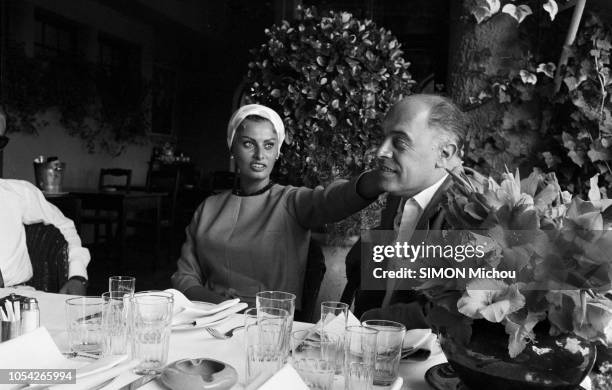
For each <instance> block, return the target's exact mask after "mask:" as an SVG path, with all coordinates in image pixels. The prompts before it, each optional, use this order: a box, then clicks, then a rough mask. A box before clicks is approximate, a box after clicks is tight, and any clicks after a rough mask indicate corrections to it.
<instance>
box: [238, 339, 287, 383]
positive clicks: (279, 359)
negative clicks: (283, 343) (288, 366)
mask: <svg viewBox="0 0 612 390" xmlns="http://www.w3.org/2000/svg"><path fill="white" fill-rule="evenodd" d="M246 355H247V358H246V377H247V383H248V382H251V381H252V380H253V379H255V378H257V377H258V376H259V375H261V374H263V373H266V374H270V375H272V374H274V373H275V372H277V371H278V370H280V368H281V367H282V366H283V354H281V353H280V351H279V349H278V345H277V344H259V343H256V344H251V345H249V346H247V354H246Z"/></svg>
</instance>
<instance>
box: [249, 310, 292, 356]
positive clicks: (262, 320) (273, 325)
mask: <svg viewBox="0 0 612 390" xmlns="http://www.w3.org/2000/svg"><path fill="white" fill-rule="evenodd" d="M288 320H289V313H288V312H287V310H283V309H277V308H274V307H263V308H260V309H255V308H252V309H248V310H247V311H246V312H245V313H244V321H245V323H244V325H245V326H244V327H245V329H244V330H245V332H244V334H245V340H246V344H247V347H248V346H249V345H251V344H260V343H261V344H267V345H273V344H276V345H277V346H278V349H279V350H281V349H282V348H283V346H284V344H283V343H284V340H285V332H286V330H287V321H288Z"/></svg>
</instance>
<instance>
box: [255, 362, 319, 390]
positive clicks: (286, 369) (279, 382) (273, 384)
mask: <svg viewBox="0 0 612 390" xmlns="http://www.w3.org/2000/svg"><path fill="white" fill-rule="evenodd" d="M258 389H259V390H286V389H292V390H308V386H306V383H304V381H303V380H302V378H301V377H300V374H298V372H297V371H296V370H295V368H293V366H291V364H289V363H287V364H285V365H284V366H283V368H281V369H280V371H278V372H277V373H276V374H274V375H273V376H272V377H271V378H270V379H268V380H267V381H266V382H265V383H264V384H263V385H261V386H260V387H258Z"/></svg>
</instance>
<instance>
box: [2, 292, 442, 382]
mask: <svg viewBox="0 0 612 390" xmlns="http://www.w3.org/2000/svg"><path fill="white" fill-rule="evenodd" d="M11 293H14V294H18V295H23V296H27V297H33V298H36V299H37V300H38V303H39V308H40V325H41V326H44V327H46V329H47V331H48V332H49V334H50V335H51V337H52V338H53V340H54V341H55V343H56V345H57V347H58V348H59V350H60V351H62V352H68V339H67V332H66V319H65V309H64V303H65V300H66V299H68V298H70V297H73V296H70V295H63V294H55V293H47V292H43V291H37V290H32V289H30V288H23V287H16V288H11V287H9V288H0V297H4V296H6V295H9V294H11ZM242 316H243V315H242V314H233V315H232V316H231V318H230V319H229V320H228V322H229V321H232V322H233V323H238V324H240V323H241V322H242ZM312 326H313V324H309V323H303V322H294V323H293V330H300V329H306V328H309V327H312ZM186 358H208V359H216V360H219V361H222V362H224V363H227V364H229V365H231V366H232V367H234V368H235V369H236V371H237V372H238V375H239V381H238V383H237V384H236V385H235V386H234V387H233V389H235V390H238V389H242V388H243V386H244V385H245V367H246V364H245V363H246V361H245V359H246V358H245V340H244V337H243V332H240V331H238V332H236V333H235V335H234V336H233V337H231V338H229V339H226V340H220V339H215V338H213V337H212V336H210V335H209V334H208V333H207V332H206V331H205V330H204V329H202V328H195V329H190V330H181V331H174V330H173V331H172V333H171V336H170V347H169V353H168V362H173V361H176V360H180V359H186ZM444 362H446V358H445V357H444V354H443V353H441V352H439V353H435V354H432V355H431V356H430V357H429V358H428V359H427V360H424V361H402V363H401V364H400V375H401V377H402V378H403V379H404V385H403V387H402V389H405V390H431V387H430V386H429V385H428V384H427V383H426V381H425V372H426V371H427V370H428V369H429V368H430V367H432V366H434V365H437V364H440V363H444ZM137 378H138V375H136V374H133V373H131V372H125V373H123V374H121V375H120V376H118V377H117V378H116V379H115V380H114V382H115V383H114V387H113V388H118V386H122V385H124V384H128V383H130V382H131V381H133V380H135V379H137ZM387 388H388V387H380V386H374V389H387ZM141 389H142V390H166V388H165V387H164V386H163V385H162V384H161V383H158V381H153V382H149V383H148V384H146V385H144V386H142V387H141ZM342 389H344V379H343V377H342V376H341V375H336V377H335V378H334V390H342Z"/></svg>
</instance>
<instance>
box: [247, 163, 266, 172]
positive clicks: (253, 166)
mask: <svg viewBox="0 0 612 390" xmlns="http://www.w3.org/2000/svg"><path fill="white" fill-rule="evenodd" d="M250 167H251V169H252V170H254V171H256V172H262V171H264V170H265V169H266V165H265V164H261V163H251V164H250Z"/></svg>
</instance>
